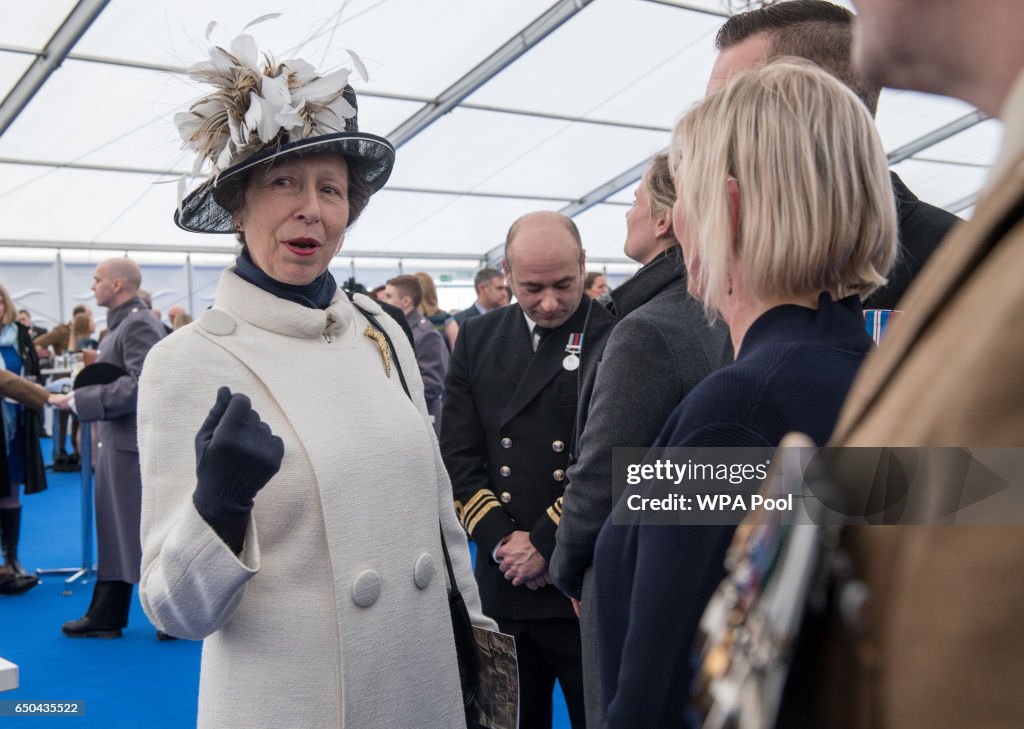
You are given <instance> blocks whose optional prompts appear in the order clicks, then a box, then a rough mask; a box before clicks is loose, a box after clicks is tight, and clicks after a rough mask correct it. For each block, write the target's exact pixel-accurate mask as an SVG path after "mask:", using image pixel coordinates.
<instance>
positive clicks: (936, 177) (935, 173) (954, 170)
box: [892, 159, 988, 212]
mask: <svg viewBox="0 0 1024 729" xmlns="http://www.w3.org/2000/svg"><path fill="white" fill-rule="evenodd" d="M892 169H893V170H894V171H895V172H896V174H898V175H899V176H900V179H902V180H903V182H904V183H906V185H907V187H909V188H910V189H911V190H912V191H913V192H914V194H915V195H917V196H918V197H919V198H921V199H922V200H924V201H926V202H929V203H931V204H932V205H937V206H939V207H941V208H946V209H952V206H953V204H954V203H956V202H958V201H960V200H963V199H964V198H966V197H968V196H970V195H974V194H975V193H977V192H978V191H979V190H981V188H982V187H984V185H985V180H986V179H987V177H988V170H987V169H979V168H975V167H964V166H963V165H950V164H937V163H934V162H921V161H918V160H914V159H909V160H906V161H905V162H901V163H899V164H898V165H896V166H894V167H893V168H892ZM953 212H956V210H953Z"/></svg>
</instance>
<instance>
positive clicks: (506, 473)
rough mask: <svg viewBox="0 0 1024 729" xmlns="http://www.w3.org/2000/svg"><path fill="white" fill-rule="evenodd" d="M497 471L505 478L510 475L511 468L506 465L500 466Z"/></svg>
mask: <svg viewBox="0 0 1024 729" xmlns="http://www.w3.org/2000/svg"><path fill="white" fill-rule="evenodd" d="M498 473H500V474H501V475H502V476H504V477H505V478H508V477H509V476H511V475H512V469H511V468H509V467H508V466H502V467H501V468H499V469H498Z"/></svg>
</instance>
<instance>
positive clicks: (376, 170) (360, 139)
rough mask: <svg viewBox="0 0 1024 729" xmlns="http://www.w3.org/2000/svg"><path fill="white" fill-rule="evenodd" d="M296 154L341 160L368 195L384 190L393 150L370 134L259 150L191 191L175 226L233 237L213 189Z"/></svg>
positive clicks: (342, 134)
mask: <svg viewBox="0 0 1024 729" xmlns="http://www.w3.org/2000/svg"><path fill="white" fill-rule="evenodd" d="M300 152H302V153H306V154H309V153H319V152H328V153H334V154H339V155H341V156H343V157H345V158H346V160H347V161H348V164H349V166H350V168H352V169H353V171H354V172H355V173H356V174H358V175H359V176H360V177H361V178H362V179H363V180H364V181H365V182H366V183H367V184H368V185H369V186H370V191H371V194H372V193H375V192H377V191H378V190H380V189H381V188H382V187H384V184H385V183H386V182H387V181H388V178H389V177H390V176H391V170H392V168H393V167H394V165H395V148H394V147H393V146H392V145H391V142H389V141H388V140H386V139H384V138H383V137H378V136H376V135H374V134H363V133H361V132H337V133H335V134H324V135H322V136H319V137H310V138H309V139H300V140H298V141H296V142H289V143H288V144H282V145H281V146H279V147H272V148H270V149H266V150H263V151H262V152H260V153H259V154H255V155H253V156H252V157H249V158H247V159H245V160H243V161H241V162H239V163H238V164H235V165H232V166H231V167H228V168H227V169H226V170H224V171H223V172H221V173H220V175H218V176H217V179H216V180H210V181H208V182H206V183H205V184H204V185H202V186H201V187H199V188H197V189H196V190H194V191H193V192H192V193H190V194H189V195H188V196H187V197H186V198H185V199H184V200H183V201H182V203H181V207H180V208H179V209H178V210H175V211H174V223H175V225H177V226H178V227H179V228H181V229H183V230H188V231H190V232H193V233H234V232H235V221H234V218H233V217H232V215H231V213H230V212H229V211H228V210H226V209H224V208H223V207H221V205H220V204H219V203H218V202H217V200H216V191H217V188H218V187H221V186H223V185H225V184H227V183H228V182H229V181H230V180H231V179H232V178H235V177H237V176H238V175H240V174H242V173H244V172H245V171H246V170H251V169H252V168H254V167H258V166H259V165H263V164H267V163H268V162H271V161H273V160H276V159H280V158H284V157H288V156H290V155H293V154H297V153H300Z"/></svg>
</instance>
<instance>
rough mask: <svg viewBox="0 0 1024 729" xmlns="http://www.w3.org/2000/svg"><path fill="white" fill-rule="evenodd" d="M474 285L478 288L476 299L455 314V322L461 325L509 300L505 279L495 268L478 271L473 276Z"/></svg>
mask: <svg viewBox="0 0 1024 729" xmlns="http://www.w3.org/2000/svg"><path fill="white" fill-rule="evenodd" d="M473 286H474V287H475V288H476V301H474V302H473V304H472V305H471V306H469V307H467V308H465V309H463V310H462V311H460V312H458V313H457V314H456V315H455V323H456V324H458V325H459V326H460V327H461V326H462V325H463V324H465V323H466V320H467V319H469V318H470V317H474V316H479V315H480V314H486V313H487V312H488V311H491V310H493V309H497V308H500V307H502V306H506V305H507V304H508V302H509V298H508V291H507V290H506V288H505V279H504V277H503V276H502V275H501V273H500V272H499V271H497V270H495V269H493V268H485V269H482V270H480V271H477V274H476V276H475V277H474V278H473Z"/></svg>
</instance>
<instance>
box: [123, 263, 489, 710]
mask: <svg viewBox="0 0 1024 729" xmlns="http://www.w3.org/2000/svg"><path fill="white" fill-rule="evenodd" d="M354 301H355V304H353V303H351V302H349V300H348V298H347V297H346V296H345V295H344V294H343V293H341V292H340V291H338V292H336V294H335V296H334V299H333V300H332V302H331V304H330V305H329V306H328V307H327V308H326V309H309V308H306V307H303V306H300V305H299V304H295V303H292V302H290V301H285V300H283V299H279V298H277V297H275V296H273V295H272V294H270V293H268V292H266V291H263V290H262V289H259V288H257V287H255V286H253V285H251V284H249V283H247V282H245V281H243V280H242V279H241V278H239V277H238V276H236V275H235V274H234V273H233V272H232V271H227V272H225V273H224V274H223V275H222V276H221V280H220V284H219V286H218V289H217V300H216V305H215V307H214V308H213V309H211V310H208V311H207V312H205V313H204V314H203V316H202V317H201V318H200V319H199V320H198V321H196V322H195V323H194V324H192V325H190V326H188V327H185V328H184V329H180V330H178V331H176V332H174V333H173V334H172V335H171V336H169V337H168V338H167V339H166V340H165V341H163V342H161V343H160V344H159V345H158V346H157V347H156V348H155V349H154V350H153V352H152V354H151V355H150V359H149V361H148V362H147V363H146V370H145V372H144V374H143V377H142V388H141V397H140V408H139V445H140V448H141V453H142V473H143V509H142V540H143V570H142V584H141V586H140V591H139V592H140V596H141V598H142V605H143V607H144V608H145V610H146V613H147V614H148V615H149V616H150V618H151V619H152V620H153V622H154V623H155V624H156V625H157V626H158V627H160V628H161V629H162V630H164V631H166V632H168V633H170V634H172V635H176V636H179V637H182V638H191V639H203V658H202V668H201V671H200V679H199V720H198V725H199V727H201V728H202V729H207V728H209V729H213V728H216V729H230V728H231V727H238V729H261V728H266V729H282V728H285V727H303V728H305V727H317V728H318V729H327V728H328V727H330V728H332V729H341V728H344V729H374V728H375V727H381V728H383V727H387V729H423V728H424V727H431V729H463V728H464V727H465V725H466V723H465V714H464V711H463V708H462V691H461V687H460V685H459V676H458V665H457V659H456V654H455V642H454V637H453V634H452V620H451V614H450V612H449V608H448V596H447V589H446V582H447V580H446V577H447V574H446V569H445V563H444V556H443V552H442V550H441V529H442V528H443V530H444V535H445V541H446V543H447V545H448V551H449V553H450V555H451V560H452V566H453V569H454V573H455V576H456V579H457V581H458V584H459V587H460V589H461V592H462V595H463V597H464V598H465V601H466V604H467V606H468V608H469V612H470V616H471V618H472V619H473V622H474V624H476V625H479V626H481V627H488V628H491V629H494V628H495V627H496V626H495V625H494V622H493V621H491V620H489V619H487V618H485V617H484V616H483V615H482V614H481V612H480V598H479V596H478V593H477V588H476V582H475V581H474V580H473V575H472V572H471V570H470V564H469V550H468V547H467V544H466V535H465V533H464V532H463V531H462V528H461V526H459V523H458V521H457V520H456V518H455V506H454V503H453V501H452V491H451V483H450V482H449V481H448V475H447V473H446V471H445V469H444V465H443V464H442V462H441V453H440V451H439V450H438V446H437V439H436V438H435V436H434V431H433V428H431V427H430V423H429V421H428V417H427V411H426V407H425V405H424V401H423V381H422V380H421V378H420V374H419V370H418V369H417V367H416V359H415V357H414V355H413V352H412V348H411V347H410V346H409V342H408V340H407V339H406V338H405V336H404V335H403V334H402V331H401V329H400V328H399V325H398V324H397V323H396V322H395V321H394V320H393V319H392V318H391V317H389V316H385V315H384V314H383V312H382V310H381V308H380V307H379V306H378V305H377V304H376V303H375V302H373V301H371V300H370V299H368V298H367V297H365V296H362V295H356V296H355V297H354ZM363 311H367V312H370V313H371V314H373V315H374V316H376V318H377V321H378V322H379V323H380V325H381V326H382V327H383V328H384V330H385V331H386V332H387V333H388V335H389V336H390V338H391V341H392V342H393V343H394V347H395V352H396V354H397V357H398V360H399V362H400V364H401V368H402V371H403V373H404V375H405V379H406V381H407V382H408V386H409V390H410V393H411V399H410V397H407V396H406V394H405V392H404V391H403V389H402V386H401V382H400V380H399V377H398V373H397V372H396V371H395V367H396V363H395V362H394V361H393V359H389V360H388V361H389V362H390V372H391V374H390V375H388V374H387V373H386V370H385V366H384V358H383V356H382V353H383V352H384V351H385V350H383V349H381V348H380V347H378V345H377V343H376V342H375V341H374V339H372V338H371V337H370V336H367V328H368V326H369V323H368V320H367V318H366V316H365V315H364V314H363ZM373 331H374V330H373V329H370V333H371V334H372V333H373ZM221 385H226V386H228V387H230V388H231V391H232V392H240V393H244V394H246V395H248V396H249V398H250V399H251V400H252V404H253V408H254V409H255V410H256V412H258V413H259V415H260V418H261V419H262V420H263V421H264V422H265V423H266V424H267V425H269V426H270V428H271V430H272V431H273V432H274V433H275V434H276V435H277V436H278V437H280V438H281V439H282V440H283V441H284V460H283V461H282V463H281V469H280V471H279V472H278V473H277V475H275V476H274V477H273V478H272V479H271V480H270V482H269V483H268V484H267V485H266V486H264V487H263V489H261V490H260V491H259V493H257V494H256V497H255V499H254V506H253V509H252V512H251V515H250V517H249V523H248V525H247V530H246V535H245V542H244V546H243V549H242V551H241V553H240V554H238V555H237V556H236V555H235V554H234V553H233V552H232V551H231V549H229V548H228V546H227V545H226V544H225V543H224V542H223V541H222V540H221V539H220V537H218V536H217V534H216V533H215V532H214V531H213V529H212V528H211V527H210V526H209V525H208V524H207V523H206V522H205V521H204V520H203V518H202V517H201V516H200V515H199V514H198V512H197V511H196V509H195V506H194V505H193V503H192V493H193V491H194V490H195V485H196V458H195V446H194V439H195V434H196V431H198V430H199V427H200V426H201V424H202V423H203V421H204V419H205V418H206V416H207V413H208V412H209V409H210V407H211V406H212V405H213V403H214V400H215V399H216V394H217V389H218V387H219V386H221Z"/></svg>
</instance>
